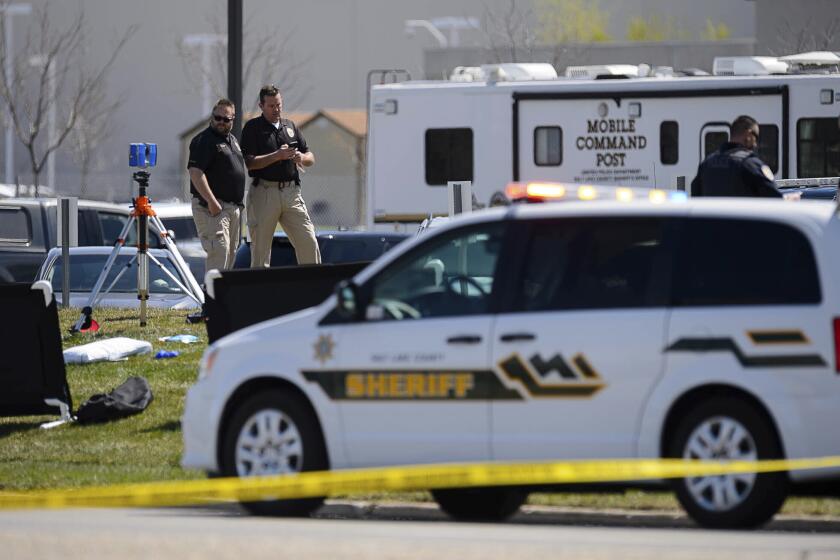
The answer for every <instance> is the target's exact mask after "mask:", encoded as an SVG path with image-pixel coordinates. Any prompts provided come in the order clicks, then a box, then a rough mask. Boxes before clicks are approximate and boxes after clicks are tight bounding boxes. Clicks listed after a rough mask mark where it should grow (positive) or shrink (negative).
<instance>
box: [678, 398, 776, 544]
mask: <svg viewBox="0 0 840 560" xmlns="http://www.w3.org/2000/svg"><path fill="white" fill-rule="evenodd" d="M668 456H669V457H680V458H684V459H706V460H741V461H754V460H761V459H780V458H782V457H783V453H782V450H781V446H780V445H779V443H778V439H777V437H776V433H775V430H774V428H773V427H772V426H771V425H770V423H769V421H768V420H767V419H766V417H765V416H764V415H763V414H762V413H761V412H760V411H759V410H758V409H757V408H756V407H755V406H754V405H753V404H751V403H750V402H747V401H745V400H743V399H739V398H735V397H715V398H711V399H709V400H706V401H705V402H702V403H700V404H699V405H697V406H696V407H694V408H693V409H691V410H690V411H689V412H688V413H687V414H686V415H685V416H684V417H683V418H682V419H681V420H680V422H679V425H678V426H677V429H676V431H675V432H674V437H673V438H671V441H670V444H669V448H668ZM788 484H789V483H788V477H787V473H784V472H777V473H765V474H755V473H747V474H732V475H715V476H699V477H692V478H682V479H676V480H675V481H673V483H672V485H673V488H674V491H675V492H676V495H677V499H678V500H679V501H680V503H681V504H682V506H683V508H685V510H686V512H687V513H688V514H689V516H691V518H692V519H694V520H695V521H696V522H697V523H698V524H700V525H703V526H705V527H716V528H746V527H757V526H759V525H762V524H764V523H766V522H767V521H769V520H770V519H771V518H772V517H773V516H774V515H775V514H776V512H778V511H779V508H781V506H782V503H784V501H785V497H786V496H787V488H788Z"/></svg>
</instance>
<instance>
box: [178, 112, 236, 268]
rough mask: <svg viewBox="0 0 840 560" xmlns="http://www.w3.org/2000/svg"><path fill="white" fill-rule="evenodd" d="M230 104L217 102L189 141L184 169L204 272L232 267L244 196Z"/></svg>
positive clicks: (233, 113)
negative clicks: (207, 122) (204, 259)
mask: <svg viewBox="0 0 840 560" xmlns="http://www.w3.org/2000/svg"><path fill="white" fill-rule="evenodd" d="M235 116H236V112H235V107H234V106H233V103H232V102H231V101H229V100H227V99H220V100H219V101H218V102H217V103H216V105H215V106H214V107H213V112H212V116H211V118H210V125H209V126H208V127H207V128H206V129H204V130H203V131H201V132H199V133H198V134H197V135H196V136H195V137H194V138H193V139H192V141H190V155H189V163H187V169H188V171H189V174H190V193H192V195H193V199H192V213H193V220H195V227H196V230H198V236H199V238H200V239H201V246H202V247H203V248H204V250H205V251H206V252H207V265H206V269H207V270H212V269H214V268H215V269H219V270H225V269H229V268H232V267H233V260H234V256H235V255H236V248H237V247H238V246H239V229H240V225H239V220H240V213H241V208H242V200H243V198H244V196H245V160H244V159H243V158H242V151H241V150H240V149H239V144H238V143H237V141H236V138H235V137H234V136H233V134H231V133H230V130H231V128H232V127H233V119H234V118H235Z"/></svg>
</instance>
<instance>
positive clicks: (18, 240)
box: [0, 198, 136, 282]
mask: <svg viewBox="0 0 840 560" xmlns="http://www.w3.org/2000/svg"><path fill="white" fill-rule="evenodd" d="M129 212H130V208H129V206H128V204H126V205H120V204H111V203H108V202H98V201H93V200H79V229H78V234H79V245H80V246H83V245H90V246H93V245H111V246H112V245H113V244H114V242H115V241H116V239H117V237H118V236H119V234H120V232H121V231H122V229H123V227H125V224H126V222H127V221H128V219H129ZM56 237H57V235H56V200H55V199H54V198H6V199H0V282H31V281H33V280H34V278H35V275H36V274H37V272H38V268H39V267H40V266H41V263H43V262H44V258H45V257H46V255H47V252H48V251H49V250H50V248H52V247H55V244H56ZM128 242H129V243H136V232H134V231H131V232H129V236H128Z"/></svg>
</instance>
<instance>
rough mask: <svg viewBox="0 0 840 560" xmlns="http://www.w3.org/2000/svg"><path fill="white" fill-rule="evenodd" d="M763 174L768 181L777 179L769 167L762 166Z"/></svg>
mask: <svg viewBox="0 0 840 560" xmlns="http://www.w3.org/2000/svg"><path fill="white" fill-rule="evenodd" d="M761 172H762V173H764V176H765V177H767V180H768V181H772V180H773V179H775V177H773V171H772V170H771V169H770V167H769V166H767V165H762V166H761Z"/></svg>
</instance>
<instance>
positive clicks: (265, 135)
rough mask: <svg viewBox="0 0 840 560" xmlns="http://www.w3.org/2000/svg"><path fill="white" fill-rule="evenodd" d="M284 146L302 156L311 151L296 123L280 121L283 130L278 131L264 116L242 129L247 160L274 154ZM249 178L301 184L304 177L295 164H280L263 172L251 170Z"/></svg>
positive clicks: (273, 165) (275, 164) (284, 162)
mask: <svg viewBox="0 0 840 560" xmlns="http://www.w3.org/2000/svg"><path fill="white" fill-rule="evenodd" d="M283 144H288V145H289V146H294V147H296V148H297V149H298V151H299V152H301V153H307V152H308V151H309V147H308V146H307V145H306V140H305V139H304V138H303V136H302V135H301V133H300V131H299V130H298V128H297V126H296V125H295V123H293V122H292V121H290V120H289V119H280V126H279V127H275V126H274V125H273V124H272V123H270V122H268V120H267V119H266V118H265V117H263V116H262V115H260V116H258V117H255V118H253V119H251V120H250V121H248V122H247V123H245V126H244V127H242V153H243V154H245V156H246V157H247V156H262V155H265V154H270V153H271V152H274V151H276V150H278V149H279V148H280V146H282V145H283ZM248 175H250V176H251V177H258V178H260V179H265V180H266V181H294V182H295V183H297V184H298V185H299V184H300V176H299V175H298V170H297V167H296V166H295V163H294V162H293V161H292V160H284V161H278V162H275V163H272V164H271V165H269V166H267V167H263V168H262V169H251V170H249V171H248Z"/></svg>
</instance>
